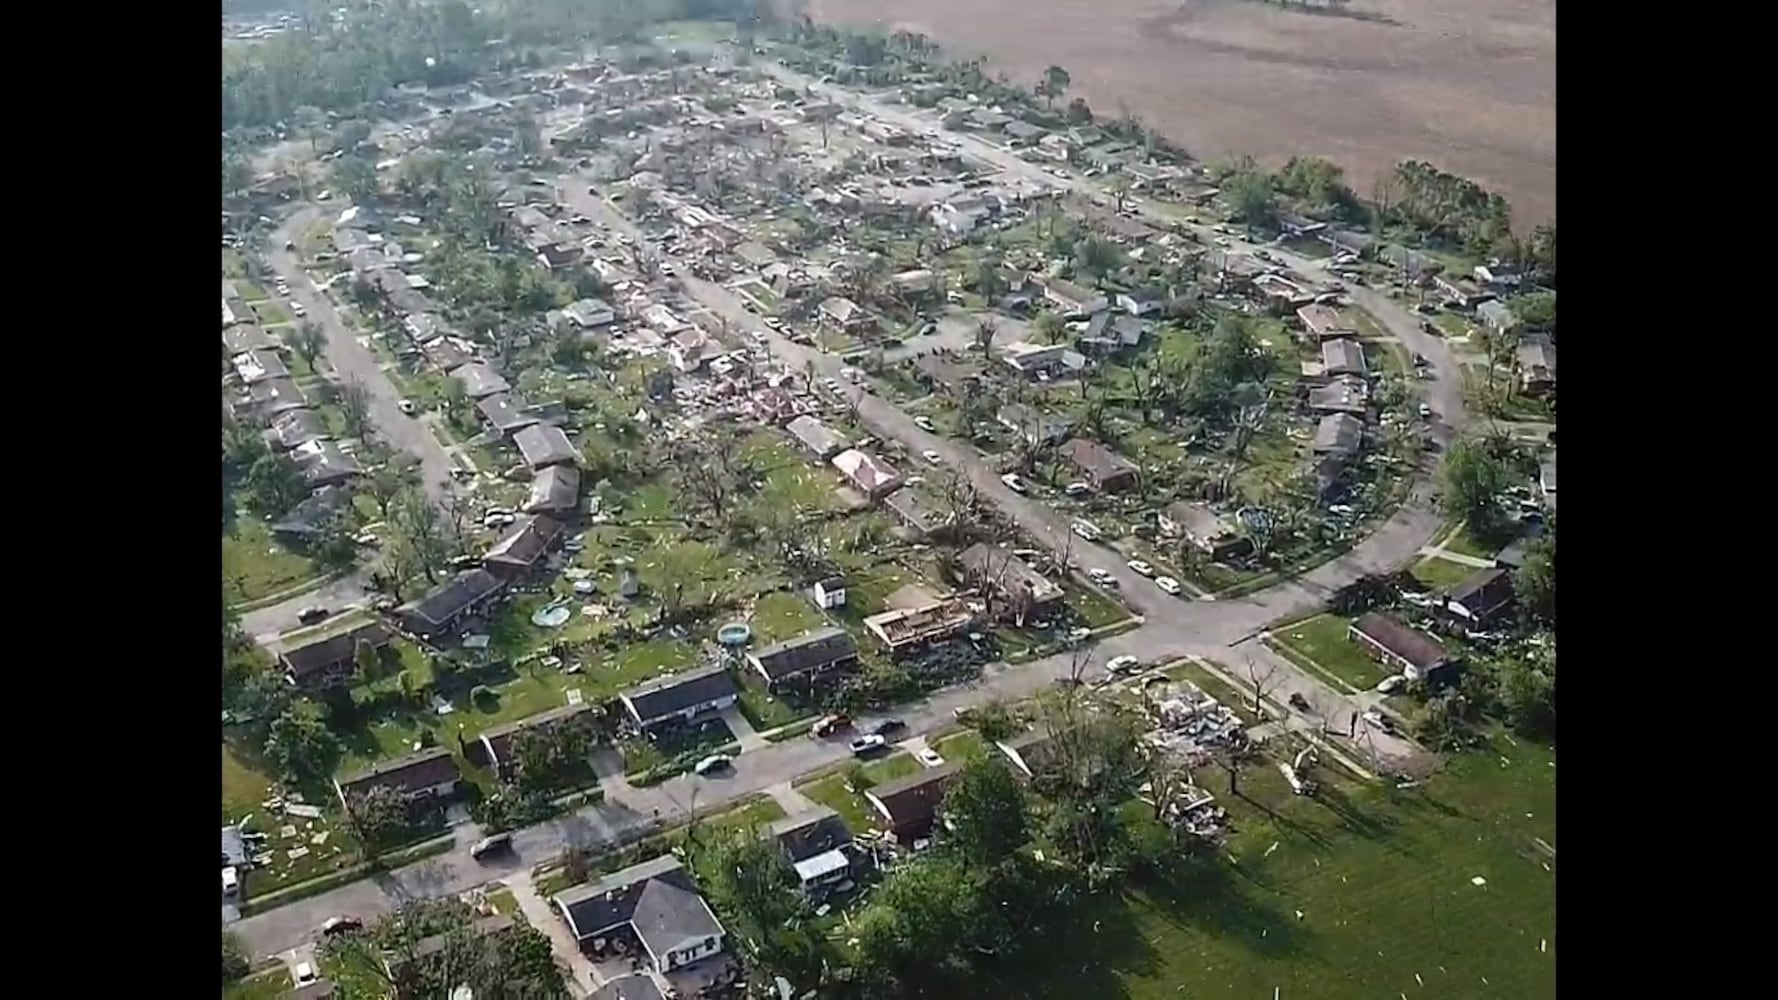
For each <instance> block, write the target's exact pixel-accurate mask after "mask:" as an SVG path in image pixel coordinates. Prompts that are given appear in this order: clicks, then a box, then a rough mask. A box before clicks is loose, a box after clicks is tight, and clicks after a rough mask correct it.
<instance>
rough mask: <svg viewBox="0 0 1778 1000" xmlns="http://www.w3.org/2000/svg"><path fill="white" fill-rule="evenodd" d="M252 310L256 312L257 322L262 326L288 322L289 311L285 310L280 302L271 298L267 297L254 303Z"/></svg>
mask: <svg viewBox="0 0 1778 1000" xmlns="http://www.w3.org/2000/svg"><path fill="white" fill-rule="evenodd" d="M253 311H254V313H256V314H258V316H259V322H260V323H261V324H262V325H264V326H272V325H273V324H276V323H288V322H290V313H289V312H287V311H285V309H284V306H283V305H282V304H280V303H278V302H274V301H272V300H271V299H267V300H265V301H264V302H256V303H254V304H253Z"/></svg>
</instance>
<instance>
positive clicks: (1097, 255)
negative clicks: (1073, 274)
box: [1074, 237, 1124, 282]
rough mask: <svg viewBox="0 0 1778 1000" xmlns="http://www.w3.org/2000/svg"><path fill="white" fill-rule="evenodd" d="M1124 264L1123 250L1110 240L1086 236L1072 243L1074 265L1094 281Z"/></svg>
mask: <svg viewBox="0 0 1778 1000" xmlns="http://www.w3.org/2000/svg"><path fill="white" fill-rule="evenodd" d="M1123 265H1124V255H1123V251H1121V250H1119V249H1118V248H1117V244H1115V243H1112V242H1111V241H1110V240H1104V239H1099V238H1098V237H1088V238H1086V239H1084V240H1081V241H1080V242H1078V243H1076V244H1075V245H1074V266H1075V268H1077V269H1078V270H1080V271H1082V272H1084V273H1085V274H1088V275H1090V276H1091V277H1092V279H1093V280H1094V281H1095V282H1098V281H1101V280H1103V279H1104V278H1105V276H1106V275H1108V274H1110V273H1112V272H1113V271H1116V270H1117V269H1118V268H1120V267H1123Z"/></svg>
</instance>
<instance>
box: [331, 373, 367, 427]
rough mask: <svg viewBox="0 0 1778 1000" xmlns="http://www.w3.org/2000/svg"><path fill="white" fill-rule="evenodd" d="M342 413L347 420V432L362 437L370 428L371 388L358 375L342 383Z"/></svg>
mask: <svg viewBox="0 0 1778 1000" xmlns="http://www.w3.org/2000/svg"><path fill="white" fill-rule="evenodd" d="M339 404H340V414H341V415H342V416H343V417H344V418H345V421H346V433H347V434H350V435H351V436H353V437H357V438H361V437H364V436H365V434H366V433H367V432H368V431H369V430H370V390H369V389H368V388H366V387H365V385H364V381H363V380H362V379H360V378H359V377H358V376H356V375H350V376H347V378H346V380H345V381H344V382H341V383H340V389H339Z"/></svg>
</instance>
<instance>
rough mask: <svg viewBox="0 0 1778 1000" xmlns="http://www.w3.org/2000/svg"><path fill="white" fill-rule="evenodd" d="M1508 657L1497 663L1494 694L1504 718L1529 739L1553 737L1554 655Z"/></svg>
mask: <svg viewBox="0 0 1778 1000" xmlns="http://www.w3.org/2000/svg"><path fill="white" fill-rule="evenodd" d="M1544 649H1545V650H1546V651H1547V654H1546V655H1541V656H1534V657H1528V658H1525V659H1516V658H1515V659H1509V660H1507V661H1505V662H1504V663H1502V664H1501V666H1500V669H1499V673H1498V676H1497V677H1496V688H1495V694H1496V697H1498V699H1499V701H1500V708H1501V711H1502V713H1503V714H1504V715H1505V716H1506V721H1507V723H1508V724H1509V725H1511V726H1512V727H1513V729H1514V730H1516V731H1517V732H1518V733H1519V734H1520V735H1522V736H1528V737H1531V738H1533V739H1554V738H1555V736H1556V654H1555V647H1554V644H1553V643H1552V644H1550V645H1548V646H1545V647H1544Z"/></svg>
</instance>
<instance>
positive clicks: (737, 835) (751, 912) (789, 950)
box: [699, 830, 826, 986]
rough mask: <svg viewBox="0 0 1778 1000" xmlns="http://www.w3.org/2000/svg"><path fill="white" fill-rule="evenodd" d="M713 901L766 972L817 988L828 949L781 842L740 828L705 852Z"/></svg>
mask: <svg viewBox="0 0 1778 1000" xmlns="http://www.w3.org/2000/svg"><path fill="white" fill-rule="evenodd" d="M699 862H700V864H699V869H700V872H703V873H707V875H706V876H705V877H706V879H707V880H706V882H705V884H706V885H707V886H708V887H709V891H710V896H711V901H712V902H713V903H714V904H715V905H716V908H717V909H718V910H719V911H720V912H721V913H722V914H723V916H724V917H726V918H728V919H730V920H732V921H734V923H735V924H736V925H738V926H737V928H736V929H737V930H739V931H740V934H739V938H740V941H741V947H742V948H743V949H745V950H746V951H747V953H748V955H749V957H750V958H751V959H752V960H753V962H754V963H756V964H758V965H760V966H762V967H763V971H765V972H769V973H771V974H773V975H782V976H784V977H785V978H786V979H789V980H790V981H791V982H793V983H796V984H798V985H799V986H802V985H805V984H806V985H810V986H812V985H814V982H813V981H814V980H815V979H817V978H818V977H819V976H820V974H821V967H822V958H823V954H824V953H825V951H826V946H825V943H824V941H823V940H822V937H821V934H820V932H819V931H818V930H817V929H816V927H815V926H814V924H813V922H812V921H813V917H814V913H813V911H811V910H810V908H809V904H808V901H807V899H806V897H804V895H803V892H802V885H801V881H800V880H799V879H798V878H797V876H796V871H795V869H793V868H791V866H790V862H789V861H788V860H787V859H786V858H785V856H784V852H783V851H782V850H781V849H780V848H779V847H778V844H777V843H776V842H775V841H773V840H771V839H770V838H761V837H759V836H757V835H756V834H755V832H754V831H750V830H736V831H732V832H731V833H729V834H728V835H727V836H726V837H724V838H720V839H718V840H717V841H716V842H715V843H712V844H709V845H707V846H706V847H705V848H704V851H703V856H702V857H701V858H700V859H699Z"/></svg>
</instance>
